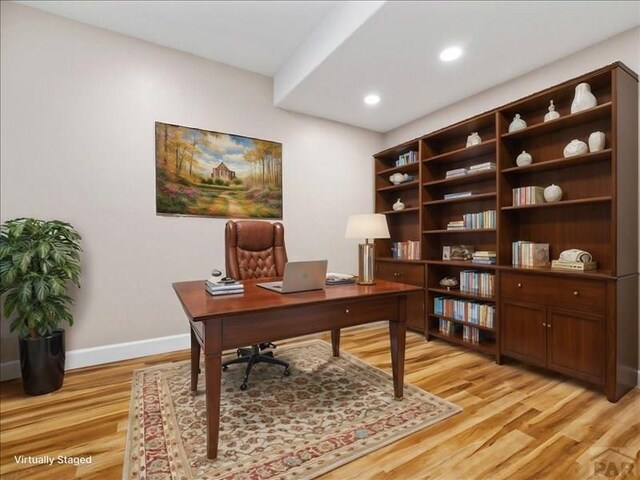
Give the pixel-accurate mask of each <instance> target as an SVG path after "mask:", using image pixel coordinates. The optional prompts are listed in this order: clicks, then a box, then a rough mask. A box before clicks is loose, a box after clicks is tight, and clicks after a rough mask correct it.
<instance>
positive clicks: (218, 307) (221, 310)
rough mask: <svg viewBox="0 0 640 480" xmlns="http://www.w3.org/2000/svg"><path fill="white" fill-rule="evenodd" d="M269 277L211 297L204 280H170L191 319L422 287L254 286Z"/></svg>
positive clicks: (384, 283) (388, 284)
mask: <svg viewBox="0 0 640 480" xmlns="http://www.w3.org/2000/svg"><path fill="white" fill-rule="evenodd" d="M273 280H274V279H273V278H260V279H255V280H244V281H243V282H242V283H243V284H244V293H240V294H233V295H222V296H219V297H214V296H212V295H209V294H208V293H207V291H206V290H205V288H204V280H196V281H191V282H177V283H174V284H173V289H174V290H175V292H176V294H177V295H178V298H179V299H180V302H181V303H182V306H183V307H184V310H185V312H186V313H187V315H188V316H189V318H190V319H191V320H194V321H202V320H208V319H211V318H216V317H222V316H228V315H229V314H238V313H249V312H259V311H264V310H270V309H284V308H288V307H295V306H300V305H303V304H304V305H311V304H314V303H321V302H327V301H339V300H348V299H350V298H361V297H380V296H385V295H397V294H401V293H411V292H418V291H422V290H423V289H422V287H416V286H413V285H405V284H402V283H394V282H387V281H384V280H376V283H375V285H358V284H357V283H349V284H342V285H326V286H325V288H324V290H313V291H309V292H299V293H277V292H272V291H270V290H266V289H264V288H261V287H258V286H256V283H263V282H268V281H273Z"/></svg>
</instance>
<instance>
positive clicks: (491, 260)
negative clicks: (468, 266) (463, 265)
mask: <svg viewBox="0 0 640 480" xmlns="http://www.w3.org/2000/svg"><path fill="white" fill-rule="evenodd" d="M496 258H497V257H496V252H495V251H493V250H478V251H477V252H473V254H472V258H471V263H477V264H478V265H495V264H496Z"/></svg>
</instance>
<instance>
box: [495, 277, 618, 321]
mask: <svg viewBox="0 0 640 480" xmlns="http://www.w3.org/2000/svg"><path fill="white" fill-rule="evenodd" d="M500 295H501V296H503V297H505V298H512V299H518V300H521V301H525V302H535V303H542V304H545V305H553V306H556V307H561V308H570V309H574V310H583V311H588V312H599V313H603V312H604V311H605V306H606V286H605V284H604V282H598V281H597V280H581V279H575V278H558V277H552V276H545V275H523V274H519V273H501V274H500Z"/></svg>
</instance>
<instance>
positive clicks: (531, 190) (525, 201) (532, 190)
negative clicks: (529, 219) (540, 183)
mask: <svg viewBox="0 0 640 480" xmlns="http://www.w3.org/2000/svg"><path fill="white" fill-rule="evenodd" d="M512 192H513V206H514V207H519V206H520V205H540V204H541V203H544V187H535V186H532V187H520V188H514V189H513V190H512Z"/></svg>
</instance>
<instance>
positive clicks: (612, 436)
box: [0, 326, 640, 480]
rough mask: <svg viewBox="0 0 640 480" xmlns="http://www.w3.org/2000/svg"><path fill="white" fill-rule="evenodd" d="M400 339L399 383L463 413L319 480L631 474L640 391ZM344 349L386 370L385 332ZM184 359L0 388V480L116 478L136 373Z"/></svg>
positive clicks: (638, 445)
mask: <svg viewBox="0 0 640 480" xmlns="http://www.w3.org/2000/svg"><path fill="white" fill-rule="evenodd" d="M322 337H323V338H325V339H327V340H328V336H326V335H323V336H322ZM407 337H408V338H407V350H406V376H405V381H406V382H407V383H412V384H414V385H417V386H419V387H420V388H423V389H424V390H427V391H429V392H431V393H433V394H435V395H438V396H440V397H443V398H446V399H448V400H450V401H452V402H454V403H456V404H458V405H459V406H461V407H462V408H463V409H464V411H463V412H462V413H460V414H458V415H455V416H454V417H451V418H449V419H447V420H444V421H442V422H440V423H438V424H436V425H434V426H432V427H429V428H427V429H425V430H423V431H421V432H418V433H416V434H413V435H411V436H409V437H406V438H405V439H403V440H401V441H399V442H396V443H394V444H392V445H390V446H388V447H385V448H383V449H380V450H377V451H375V452H373V453H371V454H369V455H367V456H365V457H362V458H360V459H358V460H356V461H354V462H351V463H349V464H347V465H345V466H343V467H341V468H339V469H337V470H334V471H332V472H330V473H328V474H326V475H325V476H323V477H322V478H323V480H329V479H331V480H350V479H354V480H365V479H398V480H413V479H416V480H417V479H463V480H470V479H475V478H486V479H492V480H493V479H496V480H498V479H527V480H528V479H552V478H558V479H563V480H564V479H572V478H576V479H584V478H588V477H589V475H590V470H591V468H592V466H593V457H594V455H596V454H598V453H599V452H600V451H604V450H605V448H606V447H612V448H614V449H617V451H616V452H613V453H612V452H611V451H609V452H608V453H605V456H607V455H613V458H611V460H613V464H614V466H615V465H621V463H619V462H621V461H622V460H624V457H622V460H620V458H621V457H619V456H618V457H616V455H619V454H620V453H622V454H624V455H631V456H632V457H634V458H635V466H634V468H635V472H636V473H638V472H639V470H640V466H639V462H638V459H639V458H640V391H639V390H638V389H635V390H633V391H632V392H630V393H628V394H627V395H626V396H625V397H623V398H622V399H621V400H620V401H619V402H618V403H617V404H612V403H609V402H608V401H607V400H606V399H605V397H604V396H603V395H602V394H601V393H599V392H596V391H592V390H590V389H589V388H588V387H587V386H586V385H584V384H579V383H576V382H572V381H569V380H567V379H565V378H564V377H561V376H557V375H553V374H549V373H543V372H541V371H539V370H535V369H532V368H528V367H525V366H523V365H521V364H517V363H515V362H512V363H506V364H505V365H501V366H498V365H496V364H495V363H494V362H493V361H492V360H490V359H489V358H488V357H484V356H482V355H480V354H476V353H473V352H470V351H468V350H464V349H462V348H459V347H456V346H452V345H449V344H447V343H445V342H442V341H437V340H436V341H432V342H429V343H425V341H424V338H423V337H421V336H420V335H418V334H415V333H408V335H407ZM283 343H286V342H279V344H283ZM341 347H342V348H343V349H344V350H346V351H348V352H350V353H352V354H355V355H357V356H358V357H360V358H361V359H363V360H365V361H367V362H369V363H371V364H373V365H375V366H377V367H379V368H382V369H385V370H387V371H389V372H390V358H389V348H388V336H387V331H386V328H383V327H381V326H374V327H367V328H358V329H351V330H346V331H344V332H343V335H342V345H341ZM276 353H277V351H276ZM188 358H189V355H188V352H187V351H182V352H177V353H173V354H165V355H156V356H153V357H145V358H142V359H138V360H131V361H125V362H119V363H114V364H110V365H106V366H105V365H103V366H99V367H92V368H85V369H81V370H76V371H72V372H67V375H66V378H65V384H64V387H63V388H62V389H61V390H59V391H58V392H55V393H53V394H48V395H43V396H39V397H27V396H25V395H23V394H22V391H21V386H20V384H19V383H18V381H11V382H4V383H3V384H2V392H1V396H0V399H1V420H0V440H1V449H0V450H1V454H0V455H1V470H0V472H1V473H2V479H6V480H9V479H47V480H49V479H55V480H58V479H73V478H82V479H119V478H121V476H122V466H123V459H124V446H125V433H126V428H127V415H128V412H129V400H130V389H131V383H130V381H131V372H132V370H133V369H136V368H142V367H145V366H149V365H154V364H158V363H163V362H172V361H180V360H186V359H188ZM15 455H25V456H26V455H32V456H43V455H49V456H52V457H57V456H58V455H65V456H69V457H71V456H89V455H91V456H92V464H91V465H89V466H86V465H85V466H78V467H76V466H74V465H54V466H52V467H49V466H44V465H38V466H34V465H20V464H17V463H16V461H15V459H14V456H15ZM605 458H607V459H609V457H605ZM600 460H601V458H600ZM616 462H617V463H616ZM607 465H609V467H611V464H607ZM608 473H609V474H612V473H614V472H613V471H612V470H609V471H608ZM611 477H612V475H610V476H609V478H611ZM597 478H605V477H601V476H600V477H597ZM617 478H622V477H621V476H618V477H617ZM626 478H635V477H626Z"/></svg>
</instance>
